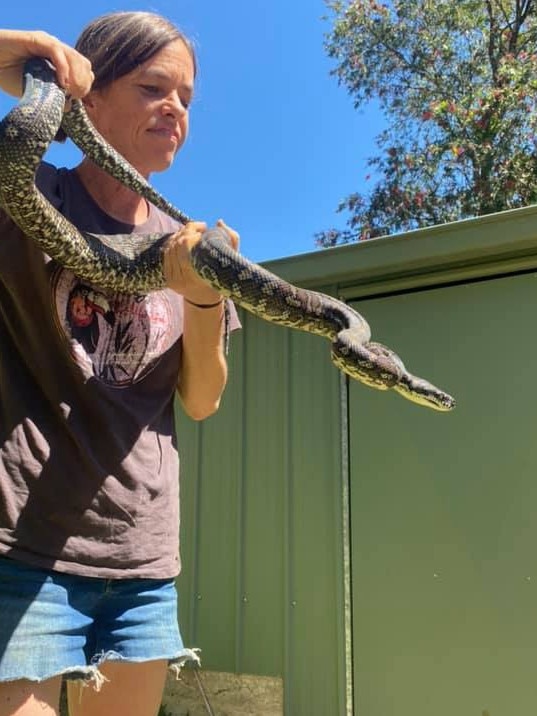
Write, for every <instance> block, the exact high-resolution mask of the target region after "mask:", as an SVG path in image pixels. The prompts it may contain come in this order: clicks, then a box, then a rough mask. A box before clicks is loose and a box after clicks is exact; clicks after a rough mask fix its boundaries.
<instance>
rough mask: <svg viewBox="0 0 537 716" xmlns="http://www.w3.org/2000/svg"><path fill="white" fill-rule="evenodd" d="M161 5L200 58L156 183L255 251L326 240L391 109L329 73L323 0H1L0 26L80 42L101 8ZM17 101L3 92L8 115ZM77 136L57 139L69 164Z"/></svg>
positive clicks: (275, 254)
mask: <svg viewBox="0 0 537 716" xmlns="http://www.w3.org/2000/svg"><path fill="white" fill-rule="evenodd" d="M113 10H152V11H155V12H159V13H161V14H163V15H165V16H167V17H169V18H170V19H171V20H173V21H174V22H176V23H177V24H178V25H179V26H180V27H181V28H182V29H183V30H184V31H185V32H186V34H187V35H188V36H189V37H190V38H191V39H192V40H193V41H194V43H195V46H196V49H197V54H198V61H199V66H200V72H199V77H198V81H197V87H196V96H195V99H194V102H193V104H192V108H191V129H190V136H189V139H188V141H187V143H186V145H184V147H183V149H182V151H181V152H180V154H179V155H178V157H177V159H176V161H175V164H174V166H173V167H172V168H171V169H170V170H168V171H167V172H165V173H164V174H161V175H154V176H153V177H152V181H153V183H154V185H155V186H156V187H157V188H158V189H159V190H160V191H161V192H162V193H164V194H165V196H166V197H167V198H168V199H170V200H171V201H172V202H173V203H174V204H175V205H176V206H178V207H179V208H180V209H182V210H183V211H185V212H186V213H187V214H189V215H190V216H192V217H194V218H196V219H199V220H204V221H207V222H208V223H209V224H212V223H214V222H215V221H216V220H217V219H218V218H220V217H221V218H223V219H224V220H225V221H226V222H227V223H228V224H229V225H231V226H233V227H234V228H236V229H237V230H238V231H239V233H240V235H241V251H242V252H243V253H244V254H245V255H246V256H247V257H248V258H250V259H252V260H254V261H264V260H268V259H273V258H280V257H284V256H291V255H295V254H300V253H304V252H309V251H314V250H316V247H315V242H314V234H315V232H317V231H321V230H323V229H328V228H331V227H337V228H343V226H344V224H345V216H344V215H343V214H338V213H336V207H337V205H338V203H339V201H340V200H341V199H343V198H344V197H345V196H347V195H348V194H350V193H351V192H353V191H367V189H368V183H367V181H366V179H365V177H366V175H367V174H368V169H367V166H366V159H367V157H369V156H370V155H371V154H372V153H374V150H375V147H374V141H373V140H374V137H375V136H376V135H377V134H378V133H379V131H380V128H381V119H380V118H379V115H378V114H377V113H376V112H375V111H374V110H373V109H372V108H370V109H367V110H366V111H362V110H360V111H357V110H355V109H354V107H353V103H352V99H351V98H350V97H349V95H348V94H347V92H346V90H345V89H344V88H343V87H341V86H339V85H338V83H337V81H336V79H335V77H333V76H331V75H330V70H331V69H332V68H333V61H331V60H329V59H328V57H327V55H326V52H325V50H324V37H325V34H326V33H327V32H328V31H329V29H330V22H329V21H327V20H324V19H323V16H324V15H326V14H327V10H326V6H325V5H324V3H323V2H322V0H225V2H224V1H223V0H153V1H152V2H151V3H148V2H143V1H141V0H129V2H125V3H118V2H117V1H116V0H91V1H87V0H78V1H77V0H22V2H3V3H2V10H1V13H0V25H1V26H3V27H5V28H10V29H40V30H45V31H47V32H49V33H51V34H54V35H56V36H57V37H59V38H60V39H61V40H63V41H64V42H67V43H70V44H74V42H75V41H76V38H77V36H78V34H79V32H80V30H81V29H82V27H83V26H84V25H85V24H86V23H87V22H88V21H90V20H91V19H93V18H94V17H96V16H97V15H100V14H102V13H105V12H110V11H113ZM11 105H12V100H10V99H9V98H7V97H6V96H5V95H0V115H1V116H3V115H4V114H5V113H6V112H7V111H8V109H9V107H10V106H11ZM79 158H80V156H79V154H78V151H77V150H76V149H75V148H73V147H72V145H71V146H67V147H61V148H60V147H57V146H55V147H54V148H53V149H51V150H50V152H49V154H48V155H47V159H48V160H49V161H52V162H53V163H55V164H58V165H62V166H73V165H74V164H76V163H77V162H78V160H79Z"/></svg>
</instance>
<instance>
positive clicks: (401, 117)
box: [316, 0, 537, 246]
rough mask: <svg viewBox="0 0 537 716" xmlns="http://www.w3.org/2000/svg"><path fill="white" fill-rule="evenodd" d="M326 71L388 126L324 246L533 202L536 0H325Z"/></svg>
mask: <svg viewBox="0 0 537 716" xmlns="http://www.w3.org/2000/svg"><path fill="white" fill-rule="evenodd" d="M326 3H327V5H328V7H329V9H330V10H331V11H332V12H333V14H334V24H333V29H332V30H331V32H330V33H329V35H328V36H327V42H326V49H327V52H328V55H329V56H330V57H332V58H333V59H335V60H336V62H337V65H336V67H335V69H334V70H333V73H334V74H335V75H336V76H337V78H338V81H339V82H340V83H341V84H343V85H344V86H345V87H346V88H347V90H348V91H349V93H350V94H351V96H352V97H353V98H354V104H355V107H356V108H358V107H361V106H364V105H366V104H367V103H368V102H370V101H371V100H376V101H378V103H379V106H380V108H381V110H382V112H383V114H384V116H385V118H386V122H387V128H386V129H385V130H384V131H383V132H382V133H381V134H380V135H379V136H378V137H377V140H376V142H377V147H378V148H379V150H380V153H379V154H378V155H377V156H375V157H372V158H370V159H369V160H368V164H369V166H370V168H371V173H372V174H374V175H375V176H376V177H378V180H377V183H376V185H375V186H374V187H373V189H372V191H371V193H370V194H369V195H367V196H364V195H363V194H360V193H354V194H351V195H350V196H348V197H347V198H346V199H345V200H344V201H342V203H341V204H340V206H339V207H338V210H339V211H344V210H347V211H349V212H350V213H351V216H350V219H349V220H348V228H347V229H345V230H343V231H338V230H335V229H333V230H329V231H324V232H321V233H320V234H317V236H316V239H317V242H318V244H319V245H321V246H333V245H335V244H337V243H346V242H349V241H353V240H356V239H366V238H370V237H373V236H380V235H384V234H390V233H394V232H399V231H408V230H410V229H413V228H416V227H419V226H428V225H433V224H440V223H444V222H447V221H454V220H457V219H462V218H466V217H470V216H476V215H482V214H489V213H491V212H495V211H501V210H503V209H510V208H515V207H519V206H526V205H528V204H531V203H534V202H536V201H537V112H536V111H535V110H536V100H537V95H536V90H537V13H536V8H535V0H393V1H392V2H390V3H389V4H388V3H385V4H381V3H380V2H376V0H326Z"/></svg>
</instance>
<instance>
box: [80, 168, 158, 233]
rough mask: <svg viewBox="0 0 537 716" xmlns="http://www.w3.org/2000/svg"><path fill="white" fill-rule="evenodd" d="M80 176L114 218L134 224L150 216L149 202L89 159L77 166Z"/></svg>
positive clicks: (98, 201)
mask: <svg viewBox="0 0 537 716" xmlns="http://www.w3.org/2000/svg"><path fill="white" fill-rule="evenodd" d="M76 173H77V175H78V178H79V179H80V181H81V182H82V184H83V185H84V187H85V189H86V191H87V192H88V193H89V195H90V196H91V198H92V199H93V200H94V201H95V202H96V203H97V205H98V206H99V207H100V208H101V209H102V210H103V211H104V212H105V213H106V214H108V215H109V216H111V217H112V218H113V219H117V221H121V222H123V223H125V224H133V225H134V226H136V225H139V224H143V223H144V222H145V221H147V219H148V217H149V204H148V202H147V201H146V200H145V199H144V198H143V197H141V196H140V195H139V194H136V193H135V192H134V191H132V190H131V189H128V188H127V187H126V186H124V185H123V184H121V183H120V182H118V181H117V179H114V177H111V176H110V174H107V173H106V172H105V171H103V170H102V169H100V167H98V166H97V165H96V164H94V163H93V162H92V161H91V160H89V159H83V160H82V162H81V164H79V165H78V167H77V168H76Z"/></svg>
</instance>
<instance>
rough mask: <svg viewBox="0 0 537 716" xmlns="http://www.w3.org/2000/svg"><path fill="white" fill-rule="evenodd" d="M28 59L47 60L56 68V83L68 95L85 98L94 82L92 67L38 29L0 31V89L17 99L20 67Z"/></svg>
mask: <svg viewBox="0 0 537 716" xmlns="http://www.w3.org/2000/svg"><path fill="white" fill-rule="evenodd" d="M30 57H46V58H47V59H48V60H50V61H51V62H52V64H53V65H54V67H55V68H56V72H57V76H58V82H59V84H60V85H61V86H62V87H63V88H64V89H65V90H66V91H67V92H68V93H69V94H70V95H71V97H75V98H77V99H79V98H80V97H84V95H86V94H87V93H88V92H89V91H90V89H91V85H92V83H93V72H92V71H91V64H90V62H89V60H87V59H86V58H85V57H84V56H83V55H81V54H80V53H79V52H77V51H76V50H75V49H73V48H72V47H69V45H66V44H64V43H63V42H60V40H58V39H57V38H56V37H53V36H52V35H49V34H48V33H46V32H41V31H40V30H36V31H29V30H0V89H2V90H4V92H7V93H8V94H11V95H14V96H15V97H20V96H21V94H22V68H23V65H24V63H25V62H26V60H27V59H28V58H30Z"/></svg>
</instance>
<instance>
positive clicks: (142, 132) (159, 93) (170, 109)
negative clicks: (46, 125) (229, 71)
mask: <svg viewBox="0 0 537 716" xmlns="http://www.w3.org/2000/svg"><path fill="white" fill-rule="evenodd" d="M193 91H194V62H193V60H192V56H191V54H190V51H189V50H188V48H187V47H186V45H185V44H184V42H183V41H182V40H175V41H174V42H171V43H170V44H169V45H166V46H165V47H164V48H163V49H162V50H160V52H158V53H157V54H156V55H154V56H153V57H152V58H151V59H150V60H148V61H147V62H145V63H144V64H143V65H140V66H139V67H137V68H136V69H135V70H133V71H132V72H130V73H129V74H128V75H124V76H123V77H120V78H119V79H117V80H115V81H114V82H112V83H111V84H110V85H108V86H107V87H104V88H103V89H100V90H93V91H92V92H90V93H89V95H88V96H87V97H86V98H85V100H84V102H85V105H86V110H87V112H88V115H89V116H90V118H91V120H92V122H93V123H94V125H95V126H96V127H97V129H98V130H99V132H100V133H101V134H102V135H103V136H104V137H105V139H107V140H108V142H110V144H111V145H112V146H113V147H114V148H115V149H117V151H118V152H120V154H122V155H123V156H124V157H125V158H126V159H127V160H128V161H129V162H130V163H131V164H132V165H133V166H134V167H136V169H137V170H138V171H139V172H140V173H141V174H142V175H143V176H145V177H146V178H147V177H148V176H149V175H150V174H151V172H158V171H163V170H164V169H167V168H168V167H169V166H170V165H171V163H172V161H173V158H174V156H175V154H176V152H177V151H178V149H179V148H180V147H181V146H182V144H183V142H184V141H185V139H186V137H187V134H188V107H189V105H190V102H191V100H192V95H193Z"/></svg>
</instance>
